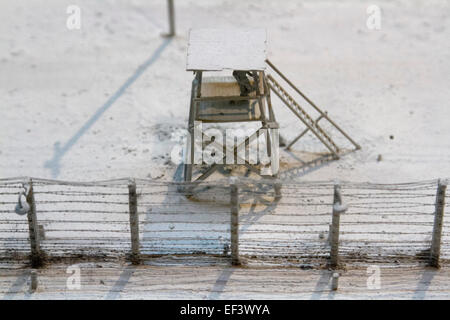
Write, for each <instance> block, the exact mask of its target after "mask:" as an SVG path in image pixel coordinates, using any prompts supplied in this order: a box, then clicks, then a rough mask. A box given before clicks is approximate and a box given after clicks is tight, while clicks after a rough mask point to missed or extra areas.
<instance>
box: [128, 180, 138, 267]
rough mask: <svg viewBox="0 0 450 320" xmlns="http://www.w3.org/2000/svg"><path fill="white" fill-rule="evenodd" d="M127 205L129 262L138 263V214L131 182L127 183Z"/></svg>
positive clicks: (132, 181) (135, 196) (133, 184)
mask: <svg viewBox="0 0 450 320" xmlns="http://www.w3.org/2000/svg"><path fill="white" fill-rule="evenodd" d="M128 203H129V211H130V231H131V262H132V264H139V263H140V260H141V259H140V252H139V214H138V211H137V195H136V182H135V181H134V180H131V181H130V182H129V183H128Z"/></svg>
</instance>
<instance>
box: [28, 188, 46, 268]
mask: <svg viewBox="0 0 450 320" xmlns="http://www.w3.org/2000/svg"><path fill="white" fill-rule="evenodd" d="M27 202H28V205H29V206H30V210H28V212H27V218H28V229H29V233H30V246H31V256H30V258H31V267H32V268H39V267H41V266H42V264H43V257H42V253H41V244H40V238H39V226H38V222H37V215H36V201H35V199H34V191H33V181H32V180H31V179H30V181H29V189H28V194H27Z"/></svg>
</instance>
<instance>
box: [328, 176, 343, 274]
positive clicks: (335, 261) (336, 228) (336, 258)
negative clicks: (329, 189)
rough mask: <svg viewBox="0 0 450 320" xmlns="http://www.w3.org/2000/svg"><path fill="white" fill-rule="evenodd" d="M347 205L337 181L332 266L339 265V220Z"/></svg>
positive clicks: (332, 220) (331, 244)
mask: <svg viewBox="0 0 450 320" xmlns="http://www.w3.org/2000/svg"><path fill="white" fill-rule="evenodd" d="M346 210H347V207H346V206H345V205H342V197H341V186H340V184H338V183H336V184H335V185H334V197H333V215H332V219H331V227H330V236H329V239H330V247H331V249H330V267H332V268H337V266H338V265H339V222H340V217H341V213H343V212H345V211H346Z"/></svg>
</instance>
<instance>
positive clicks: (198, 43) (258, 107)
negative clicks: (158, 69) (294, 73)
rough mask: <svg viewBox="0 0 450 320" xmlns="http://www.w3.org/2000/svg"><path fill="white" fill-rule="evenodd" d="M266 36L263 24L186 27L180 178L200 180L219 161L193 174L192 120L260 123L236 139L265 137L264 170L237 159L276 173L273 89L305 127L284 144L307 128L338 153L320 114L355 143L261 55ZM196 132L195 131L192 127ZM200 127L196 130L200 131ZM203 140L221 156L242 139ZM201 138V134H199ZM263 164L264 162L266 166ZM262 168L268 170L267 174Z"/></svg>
mask: <svg viewBox="0 0 450 320" xmlns="http://www.w3.org/2000/svg"><path fill="white" fill-rule="evenodd" d="M266 46H267V36H266V31H265V30H264V29H251V30H239V29H227V30H221V29H192V30H190V33H189V44H188V53H187V68H186V69H187V71H193V72H194V75H195V77H194V80H193V81H192V90H191V100H190V110H189V135H190V139H188V144H187V148H186V154H185V156H186V157H185V161H186V162H185V166H184V180H185V181H188V182H190V181H201V180H204V179H206V178H208V177H209V176H210V175H211V174H213V173H214V172H215V171H216V170H217V169H218V168H219V167H220V165H223V164H217V163H213V164H212V165H211V166H210V167H209V168H208V169H207V170H206V171H204V172H203V173H200V175H199V176H198V177H197V178H195V179H193V167H194V165H197V164H198V163H196V161H195V154H196V152H198V151H197V150H196V148H200V149H202V148H204V147H205V145H204V143H200V144H198V143H196V142H195V139H194V131H195V129H196V124H197V123H199V122H200V123H224V122H242V123H245V122H247V123H248V122H257V123H260V124H261V126H260V127H259V126H258V127H259V129H257V130H256V131H255V132H254V133H253V135H250V136H248V138H246V139H245V141H244V142H243V143H242V145H243V147H244V148H247V146H248V145H249V144H250V143H251V142H252V140H254V139H255V138H258V137H259V136H260V135H263V136H264V137H265V142H266V148H267V155H268V156H269V157H270V170H264V173H265V174H263V172H262V170H261V167H260V166H258V165H255V164H251V163H249V161H248V160H247V159H242V161H241V163H242V164H243V165H244V166H246V167H247V168H248V169H249V170H251V171H252V172H255V173H257V174H259V175H261V176H263V177H270V178H276V177H277V176H278V169H279V154H278V149H279V140H278V128H279V126H278V123H277V122H276V120H275V114H274V111H273V108H272V102H271V96H270V92H271V91H273V92H275V94H276V95H277V96H278V97H279V98H280V100H281V101H282V102H283V103H284V104H285V105H286V106H287V107H288V108H289V109H290V110H291V111H292V112H293V113H294V114H295V115H296V116H297V117H298V118H299V119H300V120H301V121H302V122H303V124H304V125H305V126H306V129H305V130H303V131H302V132H301V133H300V135H299V136H298V137H296V138H295V139H294V140H293V141H292V142H291V143H289V145H288V146H287V148H288V149H289V148H290V147H291V146H292V145H293V144H294V143H296V142H297V141H298V140H299V139H300V138H301V137H302V136H304V135H305V134H306V132H307V131H311V133H312V134H314V135H315V136H316V137H317V138H318V139H319V140H320V141H321V142H322V143H323V144H324V145H325V146H326V147H327V148H328V150H329V151H330V152H331V154H332V156H333V158H339V152H340V148H339V147H338V146H337V144H336V143H335V142H334V141H333V140H332V138H331V136H330V135H329V134H328V133H327V132H326V131H325V130H324V129H323V128H322V127H321V126H319V121H320V120H321V119H325V120H328V122H329V123H331V125H332V126H333V127H335V128H336V129H337V130H338V131H339V132H340V133H341V134H342V135H344V136H345V137H346V138H347V139H348V140H349V141H350V142H351V143H352V144H353V145H354V146H355V147H356V149H359V148H360V147H359V145H358V144H356V142H354V141H353V140H352V139H351V138H350V137H349V136H348V135H347V134H346V133H345V132H344V131H343V130H342V129H341V128H339V127H338V126H337V125H336V124H335V122H333V121H332V120H331V119H330V118H329V117H328V114H327V113H326V112H323V111H322V110H321V109H319V108H318V107H317V106H316V105H315V104H314V103H313V102H312V101H311V100H310V99H309V98H307V97H306V96H305V95H304V94H303V93H302V92H301V91H300V90H299V89H298V88H297V87H295V86H294V85H293V84H292V83H291V82H290V81H289V80H288V79H287V78H286V77H285V76H284V75H283V74H282V73H281V72H280V71H279V70H278V69H277V68H276V67H275V66H274V65H273V64H272V63H271V62H270V61H269V60H267V57H266V53H267V49H266ZM267 67H270V68H271V69H272V70H273V71H275V73H277V74H278V76H279V77H281V79H282V80H284V81H285V82H287V83H288V85H289V86H291V87H292V88H293V89H294V90H295V91H296V92H297V93H299V94H300V95H301V96H302V97H303V98H304V99H305V100H306V101H307V102H308V103H309V104H310V105H311V106H312V107H313V108H314V109H315V110H316V111H317V112H319V117H318V118H317V119H316V120H314V119H313V118H312V117H311V116H310V115H309V114H308V113H307V112H306V111H305V109H304V108H303V107H301V106H300V104H299V103H297V102H296V101H295V100H294V99H293V98H292V96H291V95H290V94H289V93H288V92H287V91H286V90H285V89H284V88H283V87H282V86H281V85H280V84H279V82H278V81H277V80H275V78H274V77H273V76H271V75H269V74H266V73H265V71H266V68H267ZM224 71H228V72H230V73H231V75H228V76H223V75H221V76H208V75H204V73H210V74H211V73H215V72H224ZM200 131H201V130H200ZM197 134H198V133H197ZM205 135H206V133H205V132H203V131H201V136H202V137H205ZM206 138H207V139H206V140H207V141H208V142H209V143H214V144H215V145H216V146H217V147H218V148H222V150H223V159H225V157H226V155H229V154H230V153H231V155H232V156H233V157H238V153H237V150H238V149H239V148H240V147H242V145H240V146H239V145H238V146H234V145H233V148H232V150H229V148H228V149H227V145H226V143H225V145H222V144H221V143H220V142H217V141H214V139H210V137H206ZM202 141H203V139H202ZM266 169H267V168H266ZM267 172H270V173H269V174H267Z"/></svg>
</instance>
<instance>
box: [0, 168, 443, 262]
mask: <svg viewBox="0 0 450 320" xmlns="http://www.w3.org/2000/svg"><path fill="white" fill-rule="evenodd" d="M280 184H281V196H280V194H279V193H277V192H275V190H276V189H277V188H275V185H277V186H279V185H280ZM448 198H449V196H448V195H446V181H445V180H439V181H436V180H432V181H422V182H414V183H403V184H372V183H353V182H333V181H325V182H292V181H274V180H268V181H266V180H258V181H255V180H248V179H239V180H237V179H236V178H232V179H229V180H220V181H211V182H202V183H201V184H199V183H177V182H164V181H157V180H149V179H128V178H126V179H117V180H108V181H97V182H69V181H57V180H47V179H35V178H33V179H31V178H23V177H20V178H10V179H0V259H1V260H2V262H8V261H16V260H23V259H30V262H31V265H32V266H33V267H39V266H41V265H42V264H43V263H44V262H45V261H49V260H52V259H60V258H90V257H95V258H101V259H108V258H117V257H126V258H127V259H129V260H131V261H132V262H133V263H135V264H138V263H140V262H141V261H142V260H144V259H147V258H149V257H153V256H161V255H193V254H197V255H198V254H205V255H213V256H220V257H226V258H229V259H230V261H231V262H232V263H233V264H236V265H237V264H241V263H243V262H255V263H264V264H267V263H274V264H277V265H279V264H286V265H297V266H298V265H300V266H302V267H311V268H313V267H325V266H328V267H332V268H339V267H341V266H343V265H347V264H352V265H357V264H370V263H387V264H390V265H392V266H400V265H404V264H411V263H413V264H417V263H427V264H429V265H431V266H435V267H437V266H439V263H441V264H442V263H447V261H448V259H449V257H450V221H445V219H444V212H445V210H446V209H447V210H448V207H449V204H448V201H445V200H448ZM446 202H447V203H446Z"/></svg>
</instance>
